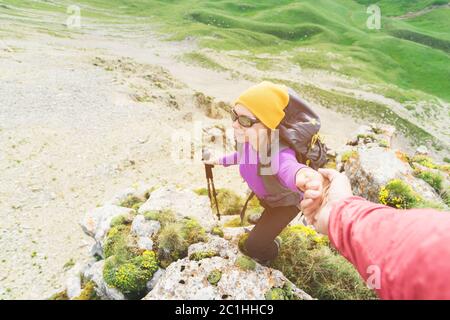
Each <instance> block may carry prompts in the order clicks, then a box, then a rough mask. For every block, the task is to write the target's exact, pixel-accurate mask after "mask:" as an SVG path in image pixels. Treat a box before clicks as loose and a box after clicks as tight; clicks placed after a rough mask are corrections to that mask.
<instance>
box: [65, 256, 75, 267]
mask: <svg viewBox="0 0 450 320" xmlns="http://www.w3.org/2000/svg"><path fill="white" fill-rule="evenodd" d="M74 265H75V261H74V260H73V258H70V259H69V261H67V262H66V263H65V264H64V266H63V269H64V270H69V269H70V268H72V267H73V266H74Z"/></svg>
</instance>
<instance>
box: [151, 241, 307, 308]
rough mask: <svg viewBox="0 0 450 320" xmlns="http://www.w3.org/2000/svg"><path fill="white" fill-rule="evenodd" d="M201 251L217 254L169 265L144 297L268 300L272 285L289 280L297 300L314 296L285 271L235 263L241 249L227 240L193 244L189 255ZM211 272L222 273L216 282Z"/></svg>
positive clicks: (274, 286)
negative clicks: (246, 267) (291, 280)
mask: <svg viewBox="0 0 450 320" xmlns="http://www.w3.org/2000/svg"><path fill="white" fill-rule="evenodd" d="M202 250H208V251H215V252H217V254H218V256H213V257H209V258H205V259H202V260H200V261H195V260H190V259H189V257H187V258H184V259H181V260H178V261H176V262H174V263H172V264H170V265H169V267H168V268H167V269H166V272H165V273H164V275H162V277H161V279H160V280H159V281H158V283H157V284H156V286H155V287H154V288H153V290H152V291H150V293H149V294H147V295H146V296H145V297H144V300H159V299H163V300H172V299H182V300H192V299H194V300H211V299H214V300H220V299H233V300H234V299H242V300H244V299H245V300H255V299H265V295H266V293H267V292H268V291H270V290H271V289H273V288H282V287H283V286H284V285H285V284H286V283H289V284H290V286H291V287H292V288H294V290H293V292H294V294H295V296H296V297H297V298H298V299H304V300H310V299H312V298H311V297H310V296H309V295H308V294H306V293H305V292H303V291H302V290H300V289H298V288H296V287H295V286H294V285H293V284H292V283H291V282H289V280H288V279H286V277H284V276H283V274H282V273H281V272H280V271H278V270H274V269H270V268H267V267H264V266H261V265H259V264H257V263H256V262H255V263H254V268H253V269H244V268H242V267H240V266H238V265H237V264H236V260H237V258H238V250H237V248H236V246H234V245H231V244H230V243H229V242H228V241H226V240H224V239H222V238H220V237H214V236H212V237H211V239H210V240H209V241H208V242H207V243H204V244H193V245H191V246H190V247H189V252H190V254H192V253H194V252H199V251H202ZM212 272H216V273H219V274H220V279H219V280H218V281H216V282H214V284H211V283H210V281H209V280H208V279H209V278H208V277H209V275H211V273H212Z"/></svg>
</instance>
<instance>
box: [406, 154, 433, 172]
mask: <svg viewBox="0 0 450 320" xmlns="http://www.w3.org/2000/svg"><path fill="white" fill-rule="evenodd" d="M411 162H412V163H414V162H417V163H418V164H420V165H422V166H424V167H427V168H430V169H438V167H439V166H437V165H436V164H435V163H434V161H433V160H432V159H431V158H430V157H428V156H424V155H416V156H414V157H413V158H412V159H411Z"/></svg>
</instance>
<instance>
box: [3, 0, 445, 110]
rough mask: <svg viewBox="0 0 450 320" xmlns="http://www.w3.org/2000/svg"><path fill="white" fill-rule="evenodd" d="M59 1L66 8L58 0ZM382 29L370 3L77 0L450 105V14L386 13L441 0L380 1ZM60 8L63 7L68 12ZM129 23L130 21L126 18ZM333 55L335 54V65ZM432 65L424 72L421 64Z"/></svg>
mask: <svg viewBox="0 0 450 320" xmlns="http://www.w3.org/2000/svg"><path fill="white" fill-rule="evenodd" d="M61 2H62V3H68V2H66V1H61ZM375 2H376V3H378V4H379V5H380V7H381V9H382V14H383V19H382V29H381V30H369V29H367V27H366V20H367V18H368V14H367V13H366V8H367V4H368V3H373V1H372V0H370V1H369V0H353V1H350V0H349V1H334V0H303V1H293V0H266V1H257V0H245V1H233V0H217V1H205V0H182V1H181V0H179V1H176V0H172V1H157V0H133V1H126V0H80V1H78V3H79V4H81V6H82V10H83V11H82V14H83V15H86V16H102V12H101V11H98V10H96V9H95V8H99V9H103V10H108V11H113V12H116V13H120V14H124V15H132V16H144V17H151V20H152V21H154V22H155V21H156V22H162V23H163V25H165V28H164V31H169V32H171V33H172V34H174V37H175V38H178V39H180V38H185V37H187V36H199V37H200V38H201V42H202V44H203V45H205V46H209V47H212V48H216V49H245V50H249V51H252V52H270V53H277V52H279V51H281V50H289V49H293V48H298V47H308V48H313V49H315V50H316V52H313V53H305V52H301V53H298V54H297V55H296V56H295V57H294V58H293V61H294V62H296V63H298V64H299V65H300V66H303V67H315V68H317V67H318V68H323V69H331V66H330V64H331V62H333V63H334V64H335V65H336V64H337V65H339V72H341V73H343V74H345V75H349V76H352V77H357V78H361V79H364V80H366V81H369V82H370V83H379V84H384V83H389V84H395V85H397V86H398V87H400V88H402V89H405V90H411V89H415V90H420V91H423V92H426V93H428V94H431V95H435V96H437V97H439V98H442V99H444V100H446V101H450V85H449V81H448V77H449V74H450V57H449V53H450V39H449V34H450V32H449V31H450V22H449V21H450V10H449V9H445V8H440V9H436V10H435V11H433V12H432V13H429V14H426V15H423V16H419V17H415V18H411V19H407V20H398V19H395V18H390V17H389V16H394V15H399V14H404V13H406V12H409V11H415V10H421V9H423V8H426V7H428V6H430V5H432V4H434V3H443V2H442V1H441V0H400V1H399V0H381V1H375ZM5 4H6V5H8V4H13V5H23V6H24V7H33V8H38V9H39V8H42V9H48V10H55V6H53V5H51V4H48V3H46V2H43V1H19V0H6V1H5ZM63 8H64V7H62V8H59V10H61V9H63ZM128 22H132V21H128ZM328 52H333V53H338V54H339V55H338V56H337V57H336V59H333V61H330V59H329V58H327V56H326V54H327V53H328ZM424 65H426V66H427V67H426V68H424V67H423V66H424Z"/></svg>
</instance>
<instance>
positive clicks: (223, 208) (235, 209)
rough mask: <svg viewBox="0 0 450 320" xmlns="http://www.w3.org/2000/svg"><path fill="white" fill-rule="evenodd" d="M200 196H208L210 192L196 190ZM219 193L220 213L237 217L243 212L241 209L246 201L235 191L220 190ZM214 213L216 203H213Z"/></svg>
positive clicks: (202, 189)
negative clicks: (236, 215)
mask: <svg viewBox="0 0 450 320" xmlns="http://www.w3.org/2000/svg"><path fill="white" fill-rule="evenodd" d="M194 192H195V193H197V194H198V195H208V190H207V189H205V188H200V189H196V190H194ZM216 192H217V204H218V206H219V210H220V213H221V214H223V215H235V214H239V213H240V212H241V208H242V206H243V205H244V200H243V199H242V197H240V196H239V195H238V194H236V193H235V192H234V191H232V190H229V189H225V188H220V189H217V190H216ZM212 209H213V211H214V210H216V206H215V203H214V202H213V203H212Z"/></svg>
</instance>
